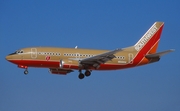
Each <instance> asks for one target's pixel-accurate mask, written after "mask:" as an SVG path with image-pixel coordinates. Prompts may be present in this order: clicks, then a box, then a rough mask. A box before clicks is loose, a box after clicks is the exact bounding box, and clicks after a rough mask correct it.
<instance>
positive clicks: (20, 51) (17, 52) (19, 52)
mask: <svg viewBox="0 0 180 111" xmlns="http://www.w3.org/2000/svg"><path fill="white" fill-rule="evenodd" d="M22 53H23V50H17V51H15V52H13V53H11V54H9V55H14V54H22Z"/></svg>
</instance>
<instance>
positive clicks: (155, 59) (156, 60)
mask: <svg viewBox="0 0 180 111" xmlns="http://www.w3.org/2000/svg"><path fill="white" fill-rule="evenodd" d="M159 60H160V57H154V58H151V59H149V63H153V62H158V61H159Z"/></svg>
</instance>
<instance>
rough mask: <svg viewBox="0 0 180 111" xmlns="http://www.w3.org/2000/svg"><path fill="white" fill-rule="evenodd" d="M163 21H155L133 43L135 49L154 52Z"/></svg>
mask: <svg viewBox="0 0 180 111" xmlns="http://www.w3.org/2000/svg"><path fill="white" fill-rule="evenodd" d="M163 26H164V22H155V23H154V24H153V25H152V26H151V27H150V29H149V30H148V31H147V32H146V33H145V34H144V35H143V36H142V38H141V39H140V40H139V41H138V42H137V43H136V44H135V45H134V48H135V50H136V51H138V52H139V51H142V52H143V53H147V52H148V53H149V54H152V53H155V52H156V50H157V47H158V43H159V40H160V36H161V32H162V29H163Z"/></svg>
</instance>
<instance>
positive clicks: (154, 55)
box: [145, 49, 174, 58]
mask: <svg viewBox="0 0 180 111" xmlns="http://www.w3.org/2000/svg"><path fill="white" fill-rule="evenodd" d="M173 51H174V49H170V50H166V51H163V52H158V53H155V54H148V55H146V56H145V57H146V58H156V57H161V56H163V55H165V54H167V53H170V52H173Z"/></svg>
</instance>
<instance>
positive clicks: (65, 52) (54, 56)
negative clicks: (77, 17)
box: [6, 47, 148, 70]
mask: <svg viewBox="0 0 180 111" xmlns="http://www.w3.org/2000/svg"><path fill="white" fill-rule="evenodd" d="M105 52H108V50H91V49H74V48H55V47H32V48H24V49H21V50H19V53H18V51H17V53H16V54H10V55H8V56H7V57H6V59H7V60H9V61H10V62H12V63H14V64H17V65H18V66H19V67H21V68H26V67H42V68H59V65H60V64H59V63H60V60H63V62H64V63H65V65H64V66H63V68H66V69H77V70H78V69H79V61H80V60H81V59H85V58H89V57H93V56H95V55H98V54H101V53H105ZM136 55H137V54H135V53H134V52H131V51H122V52H119V53H116V54H115V58H114V59H112V60H111V61H108V62H107V63H105V64H101V66H100V67H99V68H98V69H95V70H117V69H123V68H129V67H133V66H136V65H140V64H139V62H140V60H141V59H143V58H139V59H138V60H137V59H136V61H134V58H135V57H136ZM146 63H148V62H147V61H144V62H143V63H141V65H142V64H146ZM93 69H94V68H93V67H91V70H93Z"/></svg>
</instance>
